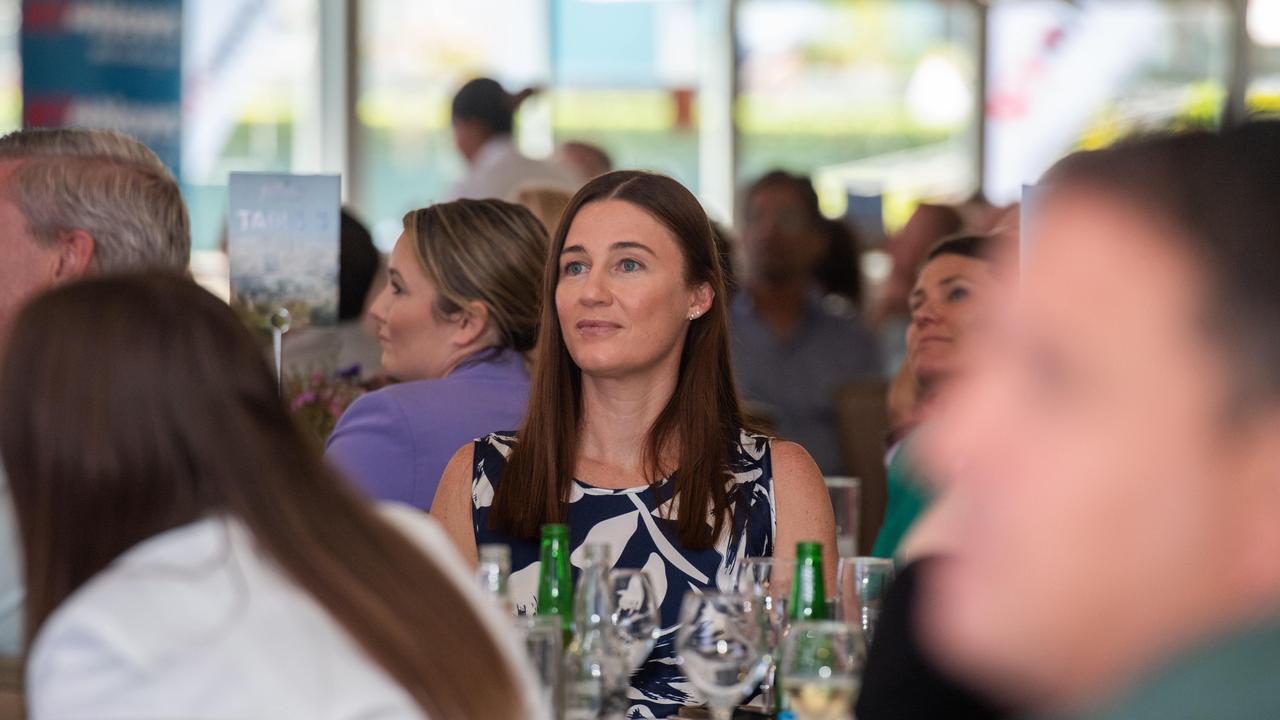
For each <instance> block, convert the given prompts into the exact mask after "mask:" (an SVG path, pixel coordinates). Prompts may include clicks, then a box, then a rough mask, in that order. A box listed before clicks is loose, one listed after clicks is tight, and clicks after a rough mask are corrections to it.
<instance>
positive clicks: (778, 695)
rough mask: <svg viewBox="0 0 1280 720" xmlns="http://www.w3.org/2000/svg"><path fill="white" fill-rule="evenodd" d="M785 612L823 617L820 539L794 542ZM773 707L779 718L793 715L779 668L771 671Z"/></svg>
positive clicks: (786, 719) (800, 617) (796, 616)
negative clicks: (789, 598)
mask: <svg viewBox="0 0 1280 720" xmlns="http://www.w3.org/2000/svg"><path fill="white" fill-rule="evenodd" d="M789 605H790V608H789V610H788V614H789V615H790V616H791V619H792V620H826V619H827V592H826V583H825V582H823V579H822V543H816V542H802V543H796V574H795V578H794V579H792V581H791V602H790V603H789ZM773 687H774V693H775V695H774V709H775V710H776V711H777V715H776V717H777V718H779V720H792V718H794V717H795V715H794V713H792V712H791V709H790V707H789V706H788V703H787V694H786V692H785V691H784V689H783V687H784V686H783V677H782V671H781V670H780V669H779V670H778V671H777V672H776V673H775V677H774V680H773Z"/></svg>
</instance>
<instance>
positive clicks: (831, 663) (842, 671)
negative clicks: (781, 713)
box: [779, 620, 866, 720]
mask: <svg viewBox="0 0 1280 720" xmlns="http://www.w3.org/2000/svg"><path fill="white" fill-rule="evenodd" d="M864 647H865V646H864V645H863V642H862V632H861V630H860V629H859V628H857V627H856V626H853V625H850V624H848V623H843V622H838V621H834V620H818V621H805V622H796V623H793V624H792V625H791V629H790V631H788V633H787V639H786V642H785V643H783V648H782V662H781V664H780V665H779V669H780V670H781V671H782V689H783V692H785V693H786V694H787V702H788V707H789V708H790V710H791V712H793V713H794V714H795V717H796V720H849V718H851V717H852V716H853V703H854V701H855V700H856V699H857V697H858V689H859V686H860V684H861V681H862V667H863V663H864V661H865V658H866V653H865V650H864Z"/></svg>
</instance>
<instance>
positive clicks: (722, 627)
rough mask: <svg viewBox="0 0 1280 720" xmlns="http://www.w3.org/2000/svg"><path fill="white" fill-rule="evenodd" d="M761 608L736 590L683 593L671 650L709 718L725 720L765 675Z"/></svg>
mask: <svg viewBox="0 0 1280 720" xmlns="http://www.w3.org/2000/svg"><path fill="white" fill-rule="evenodd" d="M762 610H763V608H762V607H761V605H760V603H759V602H758V601H753V600H752V599H750V598H747V597H746V596H743V595H740V594H737V593H721V592H714V591H705V592H701V593H699V592H698V591H696V590H693V591H690V592H689V593H687V594H686V595H685V597H684V604H683V605H682V606H681V608H680V629H679V630H678V631H677V632H676V652H677V654H678V655H679V658H680V664H681V666H682V667H683V668H684V671H685V674H686V675H687V676H688V677H689V681H690V682H692V683H693V685H694V687H696V688H697V689H698V690H699V691H700V692H701V693H702V694H703V695H705V696H706V698H707V705H708V707H709V708H710V710H711V720H730V719H731V718H732V717H733V708H734V706H735V705H736V704H737V703H738V702H739V701H740V700H742V699H743V698H744V697H745V696H746V694H747V693H748V692H750V691H751V689H752V688H754V687H755V686H756V684H757V683H759V682H760V678H761V676H762V675H763V674H764V670H765V660H766V657H767V656H766V654H765V652H764V643H763V640H764V638H763V637H762V636H763V634H764V633H763V629H764V627H765V624H764V623H763V621H762V619H761V618H760V613H761V611H762Z"/></svg>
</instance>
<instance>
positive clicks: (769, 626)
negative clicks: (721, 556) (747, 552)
mask: <svg viewBox="0 0 1280 720" xmlns="http://www.w3.org/2000/svg"><path fill="white" fill-rule="evenodd" d="M794 577H795V563H794V562H793V561H790V560H775V559H774V558H771V557H752V558H745V559H743V561H742V563H741V565H739V566H738V592H739V593H741V594H742V595H745V596H747V597H748V598H752V599H755V600H757V601H758V602H759V603H760V605H761V606H762V614H763V616H764V618H763V619H764V622H765V628H766V633H765V638H764V648H763V650H764V652H765V654H766V657H765V672H764V677H763V678H762V679H761V681H760V700H761V702H763V703H764V707H765V709H770V708H773V707H774V706H775V705H776V700H777V699H776V698H775V697H774V693H775V692H776V690H777V688H775V687H774V681H775V678H776V677H777V669H778V663H777V660H778V655H779V653H780V652H781V650H782V635H783V633H784V632H785V631H786V627H787V602H788V600H789V599H790V595H791V582H792V580H793V578H794Z"/></svg>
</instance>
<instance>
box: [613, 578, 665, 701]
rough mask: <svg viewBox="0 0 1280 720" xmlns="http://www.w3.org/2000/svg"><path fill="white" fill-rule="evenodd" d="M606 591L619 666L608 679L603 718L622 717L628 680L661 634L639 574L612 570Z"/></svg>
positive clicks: (648, 586) (648, 587) (652, 599)
mask: <svg viewBox="0 0 1280 720" xmlns="http://www.w3.org/2000/svg"><path fill="white" fill-rule="evenodd" d="M609 589H610V591H611V593H612V596H613V615H612V616H611V617H610V620H611V621H612V624H613V635H614V638H615V640H616V642H615V643H614V645H615V647H616V648H617V649H618V651H619V653H620V654H621V657H622V664H621V667H620V668H619V670H620V672H619V673H618V674H617V676H616V677H613V678H610V679H609V687H608V697H607V698H606V700H605V715H606V716H608V717H623V716H624V715H625V712H626V705H627V689H628V688H629V687H630V682H629V681H630V679H631V676H632V675H634V674H635V672H636V671H637V670H639V669H640V666H641V665H643V664H644V661H645V660H646V659H647V658H648V657H649V653H651V652H653V646H654V645H655V644H657V642H658V636H659V635H660V634H662V622H661V618H660V617H659V615H658V601H657V596H656V594H655V593H654V591H653V583H651V582H649V577H648V576H647V575H645V573H644V571H643V570H631V569H614V570H613V571H611V572H610V573H609Z"/></svg>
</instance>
